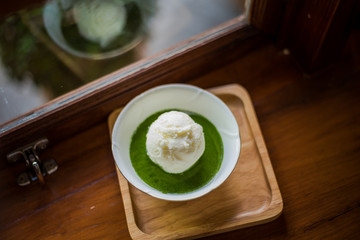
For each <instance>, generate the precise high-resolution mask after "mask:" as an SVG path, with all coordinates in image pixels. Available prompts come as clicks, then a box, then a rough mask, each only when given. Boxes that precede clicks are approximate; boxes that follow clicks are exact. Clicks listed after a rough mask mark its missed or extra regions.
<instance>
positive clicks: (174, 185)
mask: <svg viewBox="0 0 360 240" xmlns="http://www.w3.org/2000/svg"><path fill="white" fill-rule="evenodd" d="M171 110H176V111H181V112H184V113H186V114H188V115H189V116H190V117H191V118H192V119H193V120H194V121H195V122H196V123H198V124H200V125H201V126H202V127H203V131H204V137H205V151H204V153H203V155H202V156H201V157H200V159H199V160H198V161H197V162H196V163H195V164H194V165H193V166H192V167H191V168H190V169H188V170H186V171H185V172H182V173H179V174H172V173H167V172H165V171H164V170H163V169H161V167H159V166H158V165H156V164H155V163H153V162H152V161H151V159H150V158H149V157H148V155H147V153H146V134H147V132H148V129H149V127H150V125H151V124H152V123H153V122H154V121H155V120H156V119H157V118H158V117H159V116H160V115H161V114H162V113H164V112H168V111H171ZM223 151H224V150H223V143H222V139H221V136H220V134H219V132H218V131H217V129H216V128H215V126H214V125H213V124H212V123H211V122H210V121H209V120H207V119H206V118H205V117H203V116H201V115H199V114H197V113H193V112H188V111H183V110H177V109H169V110H165V111H161V112H157V113H155V114H153V115H151V116H150V117H148V118H147V119H145V121H144V122H142V123H141V124H140V125H139V126H138V128H137V129H136V130H135V132H134V134H133V136H132V139H131V144H130V159H131V163H132V165H133V167H134V169H135V171H136V173H137V174H138V175H139V177H140V178H141V179H142V180H143V181H144V182H145V183H147V184H148V185H149V186H151V187H153V188H155V189H157V190H159V191H161V192H163V193H188V192H192V191H194V190H196V189H199V188H201V187H202V186H204V185H206V184H207V183H208V182H210V180H211V179H212V178H213V177H214V176H215V174H216V173H217V172H218V171H219V169H220V166H221V162H222V159H223Z"/></svg>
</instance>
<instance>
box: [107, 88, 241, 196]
mask: <svg viewBox="0 0 360 240" xmlns="http://www.w3.org/2000/svg"><path fill="white" fill-rule="evenodd" d="M167 109H181V110H185V111H191V112H194V113H197V114H200V115H202V116H203V117H205V118H206V119H208V120H209V121H210V122H211V123H212V124H213V125H214V126H215V127H216V129H217V131H218V132H219V134H220V136H221V138H222V142H223V160H222V163H221V166H220V169H219V171H218V172H217V174H216V175H215V176H214V177H213V178H212V179H211V180H210V182H208V183H207V184H206V185H205V186H203V187H201V188H199V189H197V190H195V191H192V192H188V193H163V192H160V191H159V190H157V189H154V188H152V187H151V186H149V185H147V184H146V183H145V182H144V181H143V180H142V179H141V178H140V177H139V176H138V175H137V173H136V171H135V169H134V167H133V166H132V163H131V159H130V153H129V150H130V144H131V139H132V136H133V134H134V132H135V130H136V129H137V127H138V126H139V125H140V124H141V123H142V122H143V121H144V120H145V119H146V118H147V117H149V116H150V115H152V114H154V113H156V112H159V111H163V110H167ZM112 153H113V156H114V159H115V162H116V165H117V167H118V168H119V170H120V172H121V173H122V175H123V176H124V177H125V178H126V179H127V181H128V182H129V183H130V184H132V185H133V186H134V187H136V188H137V189H139V190H140V191H142V192H144V193H146V194H149V195H151V196H153V197H155V198H159V199H163V200H169V201H185V200H190V199H195V198H198V197H201V196H203V195H205V194H207V193H209V192H211V191H212V190H214V189H215V188H217V187H219V186H220V185H221V184H222V183H223V182H224V181H225V180H226V179H227V178H228V177H229V176H230V174H231V172H232V171H233V169H234V168H235V166H236V163H237V161H238V158H239V154H240V135H239V127H238V124H237V122H236V119H235V117H234V115H233V114H232V112H231V111H230V109H229V108H228V107H227V106H226V104H225V103H223V102H222V101H221V100H220V99H219V98H218V97H216V96H215V95H213V94H212V93H210V92H208V91H206V90H203V89H201V88H198V87H195V86H192V85H187V84H167V85H161V86H158V87H155V88H152V89H150V90H148V91H145V92H144V93H142V94H140V95H138V96H137V97H135V98H134V99H133V100H131V101H130V102H129V103H128V104H127V105H126V106H125V107H124V109H123V110H122V111H121V113H120V114H119V116H118V117H117V119H116V121H115V124H114V128H113V131H112Z"/></svg>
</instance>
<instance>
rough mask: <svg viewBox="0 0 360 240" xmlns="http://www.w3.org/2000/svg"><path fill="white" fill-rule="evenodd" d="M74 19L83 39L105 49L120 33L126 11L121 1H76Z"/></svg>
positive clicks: (124, 21)
mask: <svg viewBox="0 0 360 240" xmlns="http://www.w3.org/2000/svg"><path fill="white" fill-rule="evenodd" d="M74 18H75V20H76V22H77V26H78V30H79V32H80V34H81V35H82V36H83V37H84V38H86V39H87V40H89V41H93V42H97V43H99V44H100V45H101V47H106V46H107V45H109V43H110V42H111V41H112V40H114V39H115V38H116V37H117V36H118V35H120V34H121V33H122V30H123V28H124V26H125V23H126V9H125V7H124V5H123V4H122V2H121V1H103V0H91V1H89V0H88V1H77V2H76V4H75V5H74Z"/></svg>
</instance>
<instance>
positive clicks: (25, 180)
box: [7, 138, 58, 186]
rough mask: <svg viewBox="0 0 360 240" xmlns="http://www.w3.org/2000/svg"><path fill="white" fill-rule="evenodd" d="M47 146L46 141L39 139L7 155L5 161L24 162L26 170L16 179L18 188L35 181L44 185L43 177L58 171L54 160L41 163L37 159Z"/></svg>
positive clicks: (41, 161)
mask: <svg viewBox="0 0 360 240" xmlns="http://www.w3.org/2000/svg"><path fill="white" fill-rule="evenodd" d="M48 144H49V141H48V139H46V138H44V139H40V140H38V141H36V142H33V143H31V144H28V145H26V146H24V147H21V148H19V149H17V150H15V151H13V152H12V153H10V154H8V155H7V160H8V161H9V162H11V163H15V162H19V161H25V164H26V167H27V170H26V171H25V172H22V173H20V174H19V175H18V176H17V178H16V182H17V184H18V185H19V186H26V185H29V184H30V183H31V182H34V181H36V180H38V181H39V182H40V183H42V184H44V183H45V179H44V176H46V175H50V174H52V173H54V172H55V171H56V170H57V169H58V164H57V162H56V161H55V160H54V159H49V160H44V161H43V160H41V159H40V158H39V155H38V152H39V151H41V150H44V149H45V148H46V147H47V146H48Z"/></svg>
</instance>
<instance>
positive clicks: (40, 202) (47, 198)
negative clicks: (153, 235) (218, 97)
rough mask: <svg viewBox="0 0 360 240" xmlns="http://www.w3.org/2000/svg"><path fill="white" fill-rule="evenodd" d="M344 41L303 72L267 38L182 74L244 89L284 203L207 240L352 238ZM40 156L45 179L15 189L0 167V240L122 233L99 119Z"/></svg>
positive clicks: (356, 139) (350, 114) (354, 125)
mask: <svg viewBox="0 0 360 240" xmlns="http://www.w3.org/2000/svg"><path fill="white" fill-rule="evenodd" d="M349 46H350V47H349V48H348V51H347V52H346V54H345V56H344V58H343V59H341V60H339V62H338V63H336V64H334V65H332V66H330V67H329V68H327V69H325V70H323V71H321V72H319V73H316V74H313V75H306V74H303V73H302V72H301V71H300V70H299V69H298V68H297V67H296V65H295V64H294V63H293V62H292V60H291V58H290V57H289V56H287V55H284V54H283V53H282V52H281V51H279V50H278V49H276V48H275V46H274V45H273V43H272V42H271V41H266V43H264V44H262V45H260V46H259V47H258V48H257V49H256V50H254V51H251V52H248V53H246V54H245V55H244V56H241V57H239V58H237V59H235V60H234V61H231V62H229V63H227V64H225V65H223V66H221V67H219V68H216V69H209V70H208V71H207V73H206V74H204V75H201V76H199V77H196V78H194V79H188V80H186V81H187V82H188V83H191V84H195V85H197V86H200V87H203V88H210V87H215V86H220V85H224V84H228V83H238V84H241V85H242V86H244V87H245V88H246V89H247V90H248V92H249V93H250V96H251V98H252V101H253V105H254V107H255V110H256V113H257V116H258V119H259V124H260V127H261V129H262V133H263V136H264V139H265V142H266V144H267V147H268V151H269V154H270V159H271V161H272V164H273V168H274V171H275V175H276V177H277V180H278V184H279V187H280V191H281V194H282V197H283V201H284V209H283V213H282V215H281V216H280V217H279V218H278V219H276V220H274V221H272V222H270V223H267V224H263V225H259V226H255V227H251V228H246V229H240V230H236V231H232V232H227V233H223V234H219V235H215V236H210V237H208V238H207V239H355V238H357V237H359V236H360V223H359V221H360V57H359V56H360V55H359V45H358V41H353V42H352V43H351V44H350V45H349ZM354 48H355V50H354ZM356 49H357V50H356ZM43 157H44V158H47V157H54V158H56V160H57V161H58V163H59V165H60V166H59V167H60V170H59V171H58V172H56V173H54V174H53V175H50V176H48V177H47V179H46V180H47V184H46V185H45V186H41V185H39V184H32V185H30V186H28V187H25V188H20V187H17V186H15V182H14V175H16V173H15V172H16V171H15V169H13V171H9V170H8V169H5V170H6V172H5V171H2V172H1V176H2V177H1V180H2V183H1V185H2V186H8V187H6V188H2V190H1V193H0V213H1V214H0V239H130V235H129V233H128V229H127V225H126V219H125V213H124V207H123V203H122V197H121V194H120V191H119V185H118V181H117V176H116V172H115V166H114V162H113V158H112V153H111V149H110V138H109V135H108V126H107V123H106V120H104V121H102V122H101V123H100V124H97V125H96V126H94V127H92V128H90V129H88V130H86V131H83V132H80V133H79V134H77V135H74V136H73V137H71V138H69V139H68V140H66V141H63V142H61V143H59V144H57V145H55V146H50V149H49V150H47V151H46V152H45V153H44V156H43ZM10 169H11V168H10ZM9 186H11V187H9Z"/></svg>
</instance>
